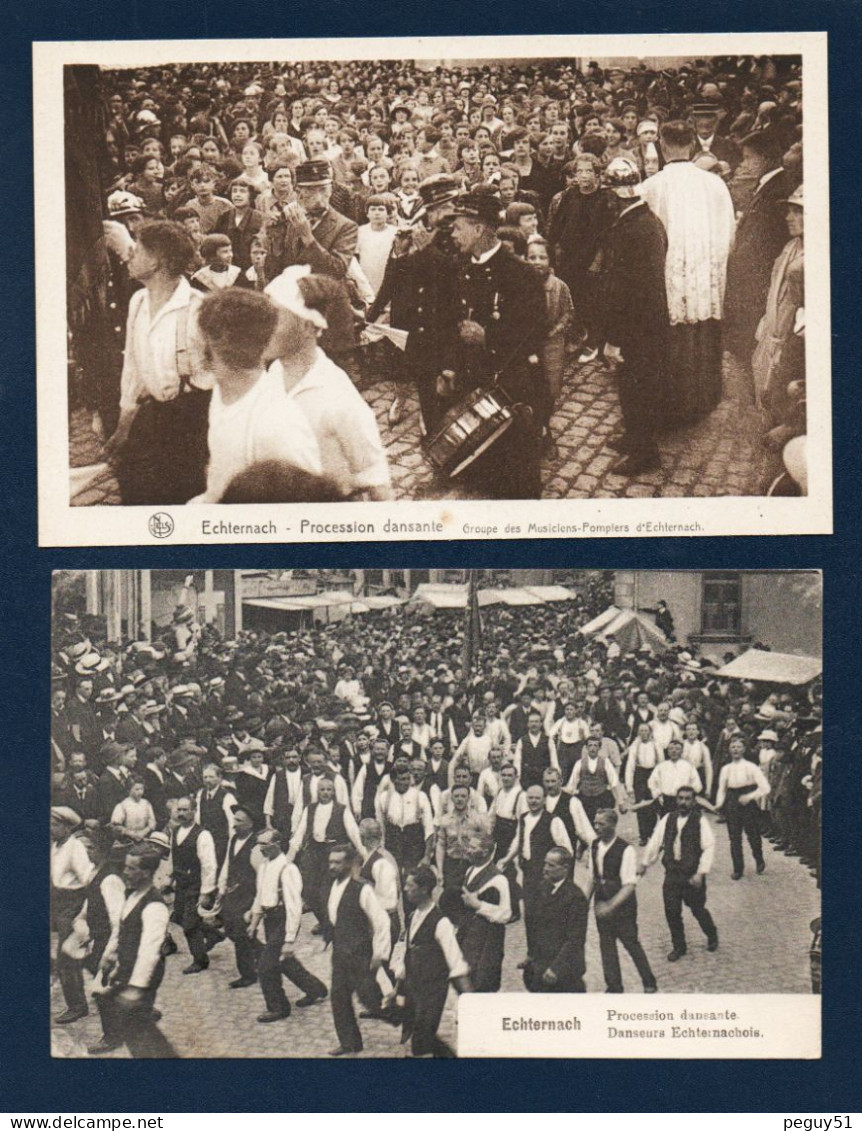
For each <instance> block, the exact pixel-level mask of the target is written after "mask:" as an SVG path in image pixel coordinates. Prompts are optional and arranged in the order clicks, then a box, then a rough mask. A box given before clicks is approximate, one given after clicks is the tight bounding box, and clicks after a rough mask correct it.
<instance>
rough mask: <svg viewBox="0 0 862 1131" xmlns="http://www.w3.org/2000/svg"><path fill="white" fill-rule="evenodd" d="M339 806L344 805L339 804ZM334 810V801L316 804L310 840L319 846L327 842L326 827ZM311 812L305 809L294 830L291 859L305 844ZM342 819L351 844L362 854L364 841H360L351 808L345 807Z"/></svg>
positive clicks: (291, 842)
mask: <svg viewBox="0 0 862 1131" xmlns="http://www.w3.org/2000/svg"><path fill="white" fill-rule="evenodd" d="M339 804H342V803H341V802H339ZM332 809H333V802H332V801H327V802H326V804H324V803H323V802H322V801H319V802H317V804H316V808H315V810H314V820H313V821H312V827H311V838H310V839H311V840H313V841H315V842H316V843H317V844H323V843H324V842H325V841H326V827H327V825H328V824H329V821H330V819H331V817H332ZM309 812H310V810H309V809H303V811H302V814H301V816H300V818H299V821H298V822H297V824H296V827H295V829H294V832H293V836H292V837H291V838H290V852H291V859H292V858H293V856H295V855H296V853H297V852H299V850H300V848H302V845H303V842H304V840H305V833H306V830H307V829H308V814H309ZM341 817H342V820H343V821H344V831H345V832H346V833H347V836H348V838H349V839H350V843H351V844H352V845H353V847H354V848H355V849H356V850H357V852H361V851H362V841H361V840H360V839H359V827H358V825H357V824H356V819H355V818H354V816H353V814H352V813H351V811H350V807H349V806H347V805H345V806H344V812H343V813H342V814H341Z"/></svg>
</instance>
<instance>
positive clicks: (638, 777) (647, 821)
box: [634, 766, 658, 844]
mask: <svg viewBox="0 0 862 1131" xmlns="http://www.w3.org/2000/svg"><path fill="white" fill-rule="evenodd" d="M651 773H652V770H647V769H645V768H644V767H643V766H635V773H634V787H635V801H647V800H648V799H649V798H650V797H652V794H651V793H650V791H649V786H648V785H647V782H648V781H649V778H650V774H651ZM637 819H638V837H639V839H640V842H641V844H646V842H647V841H648V840H649V838H650V837H651V836H652V833H653V829H654V828H655V827H656V824H657V822H658V813H657V812H656V806H655V804H653V805H650V806H649V808H648V809H638V811H637Z"/></svg>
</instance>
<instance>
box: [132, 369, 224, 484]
mask: <svg viewBox="0 0 862 1131" xmlns="http://www.w3.org/2000/svg"><path fill="white" fill-rule="evenodd" d="M210 395H211V394H210V393H208V392H203V391H201V390H199V389H193V390H191V391H190V392H187V393H181V394H180V395H179V396H178V397H175V398H174V399H173V400H172V401H153V400H148V401H145V402H144V404H142V405H141V407H140V408H139V409H138V411H137V414H136V416H135V419H134V421H133V422H132V427H131V431H130V432H129V438H128V440H127V441H126V443H125V445H124V446H123V449H122V452H121V453H120V462H119V465H118V467H117V480H118V482H119V484H120V494H121V496H122V499H123V503H124V504H125V505H126V506H171V505H179V504H181V503H187V502H188V501H189V499H191V498H192V497H193V496H194V495H199V494H200V493H201V492H202V491H203V490H204V488H205V487H206V465H207V454H208V449H207V429H208V426H209V403H210Z"/></svg>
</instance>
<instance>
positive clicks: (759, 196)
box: [724, 169, 791, 361]
mask: <svg viewBox="0 0 862 1131" xmlns="http://www.w3.org/2000/svg"><path fill="white" fill-rule="evenodd" d="M790 188H791V186H790V183H789V181H788V177H787V173H785V171H784V170H783V169H782V170H781V171H780V172H778V173H776V174H775V176H774V177H771V178H770V179H769V180H768V181H767V182H766V184H765V185H763V187H762V188H760V189H758V190H756V191H755V193H754V195H753V196H752V198H751V201H750V203H749V205H748V207H747V208H746V210H745V211H744V212H743V214H742V215H741V216H740V218H739V223H738V224H737V226H736V237H735V239H734V242H733V250H732V251H731V253H730V257H729V259H728V261H727V290H726V293H725V301H724V321H725V326H726V327H727V330H728V335H729V338H730V339H731V341H732V342H733V344H734V346H735V348H736V349H737V351H738V353H739V355H740V357H741V358H743V359H744V360H745V361H750V360H751V354H752V353H753V351H754V346H755V340H754V333H755V331H756V330H757V324H758V322H759V321H760V319H761V318H762V317H763V314H764V312H765V311H766V296H767V294H768V293H769V282H770V279H771V276H772V267H773V264H774V263H775V260H776V257H777V256H778V255H779V254H780V252H781V249H782V248H783V247H784V245H785V244H786V243H787V240H788V238H789V237H788V233H787V222H786V219H785V215H786V212H787V205H786V204H785V201H786V200H787V197H788V195H789V193H790Z"/></svg>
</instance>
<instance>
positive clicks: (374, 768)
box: [351, 738, 392, 821]
mask: <svg viewBox="0 0 862 1131" xmlns="http://www.w3.org/2000/svg"><path fill="white" fill-rule="evenodd" d="M391 766H392V759H391V757H390V754H389V743H388V742H387V741H386V739H385V738H376V739H375V740H374V742H373V744H372V746H371V756H370V757H369V759H368V761H367V762H365V763H364V764H363V765H361V766H360V768H359V771H358V772H357V774H356V777H355V779H354V782H353V790H352V796H351V800H352V802H353V812H354V813H355V814H356V817H357V820H360V821H363V820H367V819H370V818H373V817H374V803H375V801H376V799H377V789H378V787H379V785H380V783H381V782H382V781H383V779H384V778H385V777H386V775H387V774H388V773H389V770H390V768H391Z"/></svg>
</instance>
